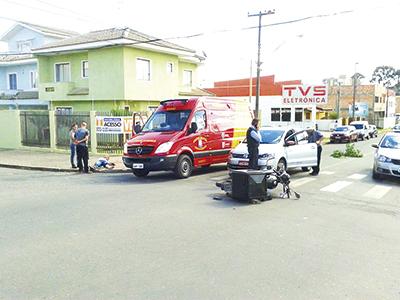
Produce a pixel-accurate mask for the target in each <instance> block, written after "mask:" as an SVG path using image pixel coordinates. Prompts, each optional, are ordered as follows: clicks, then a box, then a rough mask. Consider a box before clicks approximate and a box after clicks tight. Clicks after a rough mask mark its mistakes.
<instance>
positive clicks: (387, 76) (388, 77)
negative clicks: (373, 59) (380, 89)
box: [371, 66, 400, 94]
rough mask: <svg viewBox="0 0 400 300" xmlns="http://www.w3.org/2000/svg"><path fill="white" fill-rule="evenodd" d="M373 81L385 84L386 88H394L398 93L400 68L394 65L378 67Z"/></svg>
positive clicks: (399, 89) (373, 75)
mask: <svg viewBox="0 0 400 300" xmlns="http://www.w3.org/2000/svg"><path fill="white" fill-rule="evenodd" d="M371 82H372V83H375V84H383V86H384V87H386V88H393V89H394V90H395V91H396V94H399V92H400V70H396V69H395V68H393V67H392V66H379V67H376V68H375V70H374V73H373V74H372V79H371Z"/></svg>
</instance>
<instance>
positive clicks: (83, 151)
mask: <svg viewBox="0 0 400 300" xmlns="http://www.w3.org/2000/svg"><path fill="white" fill-rule="evenodd" d="M86 127H87V123H86V122H85V121H83V122H81V127H80V128H79V129H78V130H77V131H76V132H75V144H76V154H77V157H78V168H79V172H84V173H89V150H88V146H87V143H88V141H89V130H87V128H86Z"/></svg>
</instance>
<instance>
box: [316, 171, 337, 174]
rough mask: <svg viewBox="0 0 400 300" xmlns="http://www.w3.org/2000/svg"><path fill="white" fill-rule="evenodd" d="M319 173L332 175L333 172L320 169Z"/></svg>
mask: <svg viewBox="0 0 400 300" xmlns="http://www.w3.org/2000/svg"><path fill="white" fill-rule="evenodd" d="M319 174H322V175H332V174H335V172H332V171H320V172H319Z"/></svg>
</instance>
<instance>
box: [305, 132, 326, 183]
mask: <svg viewBox="0 0 400 300" xmlns="http://www.w3.org/2000/svg"><path fill="white" fill-rule="evenodd" d="M307 134H308V143H316V144H317V162H318V164H317V166H316V167H312V170H313V171H312V172H311V173H310V175H312V176H317V175H318V174H319V170H320V164H321V153H322V145H321V144H322V140H323V138H324V136H323V135H322V133H321V132H319V131H318V130H315V129H314V128H312V127H310V128H307Z"/></svg>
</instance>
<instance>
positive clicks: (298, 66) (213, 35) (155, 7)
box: [0, 0, 400, 87]
mask: <svg viewBox="0 0 400 300" xmlns="http://www.w3.org/2000/svg"><path fill="white" fill-rule="evenodd" d="M265 10H266V11H268V10H275V14H273V15H267V16H264V17H263V18H262V24H263V25H271V24H276V23H281V22H286V21H292V20H297V19H302V18H307V17H313V18H310V19H307V20H304V21H301V22H293V23H289V24H282V25H275V26H266V27H263V28H262V32H261V44H262V46H261V62H262V65H261V75H262V76H264V75H275V76H276V80H302V81H303V83H306V84H320V83H321V82H322V80H323V79H324V78H329V77H339V76H342V75H344V76H347V77H350V76H351V75H352V74H354V72H355V71H357V72H359V73H361V74H363V75H364V76H365V77H366V79H365V80H364V81H365V82H368V80H369V79H370V78H371V75H372V73H373V70H374V69H375V67H377V66H380V65H391V66H393V67H395V68H400V55H399V53H400V51H399V49H400V48H399V43H400V42H399V40H398V39H396V35H397V30H396V29H397V27H398V25H397V19H398V17H399V15H400V1H399V0H380V1H376V0H336V1H326V0H303V1H295V0H270V1H265V0H264V1H259V0H246V1H245V0H241V1H239V0H218V1H217V0H214V1H210V0H203V1H198V0H197V1H193V0H192V1H190V0H186V1H183V0H168V1H165V0H153V1H151V0H148V1H136V0H114V1H110V0H108V1H104V0H96V1H93V0H85V1H82V0H68V1H65V0H64V1H61V0H28V1H26V0H0V35H1V34H2V33H3V32H5V31H6V30H7V29H8V28H9V27H11V26H12V25H13V21H25V22H30V23H35V24H40V25H45V26H52V27H58V28H64V29H69V30H74V31H78V32H81V33H85V32H88V31H92V30H99V29H105V28H111V27H130V28H132V29H135V30H138V31H141V32H144V33H147V34H150V35H153V36H156V37H159V38H165V39H168V40H169V41H171V42H174V43H177V44H180V45H182V46H186V47H190V48H192V49H195V50H197V51H199V52H200V53H202V51H204V52H205V53H206V55H207V59H206V62H205V64H204V65H203V66H202V67H201V68H200V72H199V77H200V78H199V83H200V85H201V86H203V87H211V86H212V84H213V82H214V81H222V80H231V79H238V78H248V77H249V76H250V74H252V76H254V77H255V76H256V59H257V36H258V30H257V28H254V29H246V28H249V27H253V26H255V27H256V26H257V25H258V18H257V17H248V13H257V12H259V11H265ZM343 12H346V13H343ZM321 15H324V16H325V17H321ZM316 16H320V17H316ZM197 34H200V35H198V36H196V37H192V38H188V37H187V36H190V35H197ZM0 49H1V50H2V51H5V49H4V45H2V46H0ZM251 70H252V72H251Z"/></svg>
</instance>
